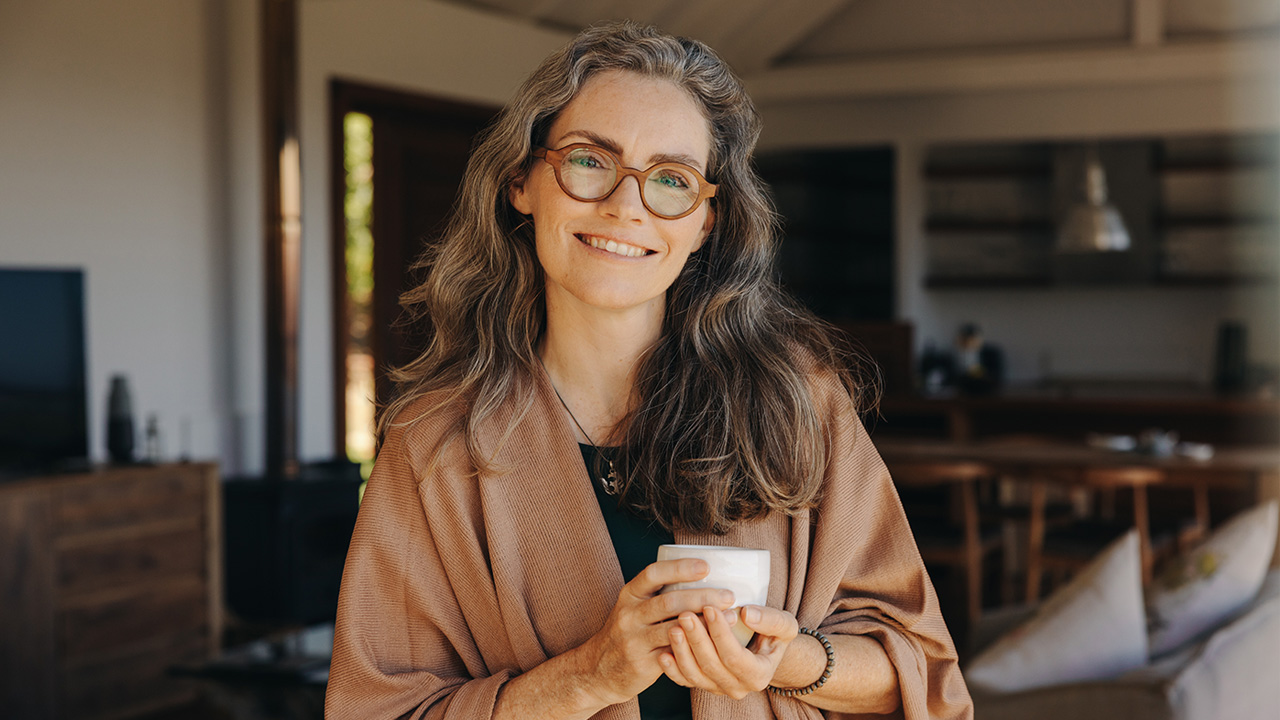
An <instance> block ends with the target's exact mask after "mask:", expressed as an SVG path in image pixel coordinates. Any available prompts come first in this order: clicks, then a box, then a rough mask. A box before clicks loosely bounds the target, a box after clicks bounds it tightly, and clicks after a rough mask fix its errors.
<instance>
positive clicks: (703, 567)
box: [693, 560, 711, 573]
mask: <svg viewBox="0 0 1280 720" xmlns="http://www.w3.org/2000/svg"><path fill="white" fill-rule="evenodd" d="M710 569H711V566H709V565H707V561H706V560H694V561H693V571H694V572H696V573H705V572H707V571H709V570H710Z"/></svg>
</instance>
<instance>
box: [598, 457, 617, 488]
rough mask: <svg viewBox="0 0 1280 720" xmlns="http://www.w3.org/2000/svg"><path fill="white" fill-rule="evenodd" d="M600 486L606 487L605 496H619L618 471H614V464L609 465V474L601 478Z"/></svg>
mask: <svg viewBox="0 0 1280 720" xmlns="http://www.w3.org/2000/svg"><path fill="white" fill-rule="evenodd" d="M600 485H601V486H603V487H604V494H605V495H617V494H618V471H617V470H614V469H613V463H612V462H610V463H609V474H608V475H606V476H604V477H602V478H600Z"/></svg>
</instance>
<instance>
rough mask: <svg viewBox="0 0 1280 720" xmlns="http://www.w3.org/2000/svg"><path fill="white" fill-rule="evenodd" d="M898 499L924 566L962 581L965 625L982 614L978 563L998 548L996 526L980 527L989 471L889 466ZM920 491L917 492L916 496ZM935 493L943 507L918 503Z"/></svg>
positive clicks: (958, 465)
mask: <svg viewBox="0 0 1280 720" xmlns="http://www.w3.org/2000/svg"><path fill="white" fill-rule="evenodd" d="M889 472H890V474H891V475H892V476H893V481H894V484H895V485H896V486H897V487H898V491H899V495H900V497H902V499H903V507H904V508H905V510H906V512H907V519H908V520H909V521H910V522H911V530H912V533H913V534H914V535H915V538H916V546H917V547H918V548H919V550H920V557H921V559H923V560H924V562H925V564H927V565H944V566H947V567H951V568H955V569H956V570H958V571H959V572H960V574H961V575H963V578H964V588H965V591H964V595H965V604H966V608H965V617H966V618H967V619H968V621H969V623H970V625H972V624H973V623H974V622H976V621H977V619H978V617H979V616H980V615H981V614H982V583H983V558H984V557H985V556H986V555H987V554H989V553H991V552H994V551H995V550H997V549H999V548H1000V546H1001V535H1000V531H999V528H998V527H984V524H983V522H982V516H981V513H980V512H979V501H978V496H979V487H978V486H979V484H980V483H984V482H988V481H993V480H994V478H995V472H994V470H993V469H992V468H991V467H990V466H988V465H985V464H983V463H976V462H931V461H906V462H895V463H894V464H893V465H891V466H890V468H889ZM921 491H923V492H921ZM929 491H934V492H933V495H934V496H936V494H937V492H938V491H941V492H942V494H943V495H944V496H945V498H946V501H945V503H943V504H941V505H938V504H932V503H929V502H927V501H923V502H922V501H920V498H923V497H927V496H929V495H930V492H929Z"/></svg>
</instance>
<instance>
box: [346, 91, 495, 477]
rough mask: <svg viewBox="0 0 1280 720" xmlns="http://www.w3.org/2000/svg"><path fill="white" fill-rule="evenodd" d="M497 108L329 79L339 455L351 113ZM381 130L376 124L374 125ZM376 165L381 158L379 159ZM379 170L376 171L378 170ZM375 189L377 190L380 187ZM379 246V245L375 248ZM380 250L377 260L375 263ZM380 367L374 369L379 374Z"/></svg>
mask: <svg viewBox="0 0 1280 720" xmlns="http://www.w3.org/2000/svg"><path fill="white" fill-rule="evenodd" d="M498 109H499V108H498V107H496V106H486V105H480V104H472V103H465V102H460V101H456V100H446V99H443V98H437V97H431V96H428V95H420V94H417V93H410V92H405V91H403V90H396V89H392V88H387V87H382V86H378V85H372V84H369V83H364V82H359V81H355V80H347V79H343V78H331V79H330V80H329V247H330V262H329V266H330V282H331V283H332V290H331V292H330V295H331V302H332V306H331V313H332V314H331V323H332V324H331V327H332V328H333V330H334V332H333V338H332V347H331V354H332V360H333V384H332V392H333V419H334V422H333V438H332V442H333V448H334V457H336V458H340V459H342V458H346V456H347V397H346V390H347V365H346V363H347V336H346V328H347V326H348V324H349V323H350V318H349V317H348V316H347V302H346V287H347V259H346V246H347V221H346V212H345V204H346V192H347V182H346V171H345V167H344V163H343V158H344V157H345V145H346V136H345V132H344V126H343V121H344V118H345V117H346V115H347V113H350V112H362V113H366V114H369V115H376V114H378V113H379V112H383V113H385V112H410V113H416V114H432V115H444V116H448V117H464V118H480V119H483V120H486V121H487V120H488V119H490V118H492V117H493V116H494V114H496V112H497V111H498ZM375 132H376V128H375ZM374 167H375V168H376V167H377V158H376V157H375V158H374ZM375 172H376V170H375ZM375 192H376V190H375ZM373 223H374V226H375V230H374V237H375V238H376V237H377V230H376V225H377V218H376V217H375V218H373ZM375 248H376V246H375ZM377 262H378V261H377V257H376V249H375V258H374V263H375V264H376V263H377ZM376 371H377V369H376V368H375V372H376Z"/></svg>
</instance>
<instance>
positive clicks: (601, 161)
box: [564, 148, 613, 170]
mask: <svg viewBox="0 0 1280 720" xmlns="http://www.w3.org/2000/svg"><path fill="white" fill-rule="evenodd" d="M564 161H565V164H566V165H570V166H572V167H575V168H580V169H583V170H607V169H610V168H612V167H613V161H612V160H610V158H609V156H608V155H605V154H604V153H602V152H600V151H599V150H593V149H591V148H576V149H574V150H573V151H572V152H570V153H569V154H568V155H567V156H565V159H564Z"/></svg>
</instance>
